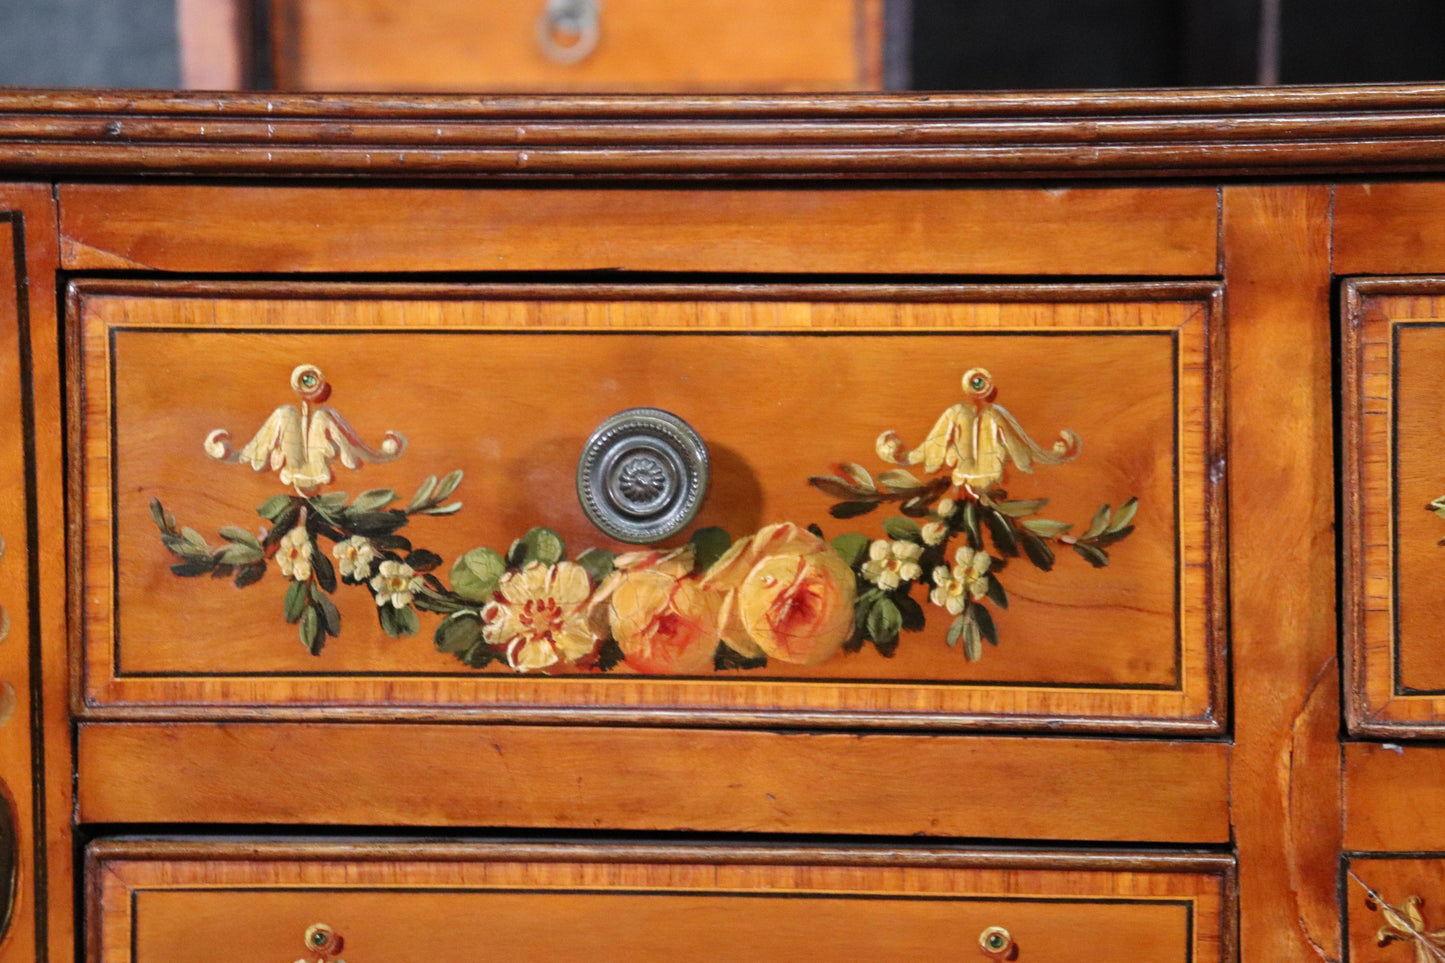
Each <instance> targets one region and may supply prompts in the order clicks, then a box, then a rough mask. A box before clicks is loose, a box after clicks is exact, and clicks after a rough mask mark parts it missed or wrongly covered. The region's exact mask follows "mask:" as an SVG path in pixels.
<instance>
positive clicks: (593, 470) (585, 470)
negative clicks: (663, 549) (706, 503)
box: [577, 408, 708, 545]
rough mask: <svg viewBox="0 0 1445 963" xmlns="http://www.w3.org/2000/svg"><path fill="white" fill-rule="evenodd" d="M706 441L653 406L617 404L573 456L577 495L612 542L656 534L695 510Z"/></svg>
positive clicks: (681, 523)
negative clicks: (616, 409)
mask: <svg viewBox="0 0 1445 963" xmlns="http://www.w3.org/2000/svg"><path fill="white" fill-rule="evenodd" d="M707 477H708V461H707V446H706V445H704V444H703V441H702V438H701V437H699V435H698V433H697V432H696V431H693V429H692V426H691V425H689V424H688V423H687V422H685V421H683V420H682V419H681V418H679V417H677V415H674V414H671V413H670V412H666V411H662V410H660V409H657V408H629V409H627V410H626V411H619V412H618V413H617V414H615V415H613V416H612V417H611V418H608V419H607V420H606V421H604V422H602V424H600V425H598V426H597V430H596V431H594V432H592V437H590V438H588V439H587V444H586V445H585V446H584V447H583V449H582V457H581V458H580V459H579V460H578V462H577V498H578V500H579V501H580V502H581V503H582V510H583V511H584V512H586V513H587V517H588V518H589V519H591V521H592V524H594V525H596V526H597V527H598V528H600V529H601V530H602V531H603V532H605V533H606V534H607V535H609V536H610V537H612V538H615V539H617V540H618V541H619V542H630V543H632V544H635V545H640V544H644V543H647V542H658V541H661V540H663V539H665V538H670V537H671V536H673V535H676V534H677V533H678V532H680V531H682V530H683V529H684V528H686V527H687V526H688V524H689V523H691V522H692V520H693V519H694V518H695V517H697V512H698V509H699V508H701V507H702V499H703V495H705V494H706V493H707Z"/></svg>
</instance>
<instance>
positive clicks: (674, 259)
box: [60, 184, 1219, 276]
mask: <svg viewBox="0 0 1445 963" xmlns="http://www.w3.org/2000/svg"><path fill="white" fill-rule="evenodd" d="M1218 206H1219V200H1218V192H1217V191H1216V190H1214V189H1212V188H1199V187H1187V188H1177V187H1176V188H1169V187H1163V188H1161V187H1149V188H1110V189H1068V190H1060V191H1049V192H1039V191H1027V190H1018V189H1009V190H990V191H957V190H947V189H944V188H943V187H942V186H941V185H934V186H932V187H901V186H895V187H891V188H888V189H884V190H866V189H845V188H841V187H834V188H820V187H814V188H813V189H797V188H782V187H769V188H751V189H750V188H739V187H722V186H715V187H710V188H708V189H705V190H682V189H677V188H661V187H654V188H650V189H631V188H621V187H613V186H606V185H595V186H593V187H592V188H586V189H583V188H576V187H565V188H545V189H501V190H466V189H441V188H422V189H416V188H413V189H401V188H380V189H374V190H367V191H364V192H363V191H358V190H356V189H352V188H309V187H266V188H242V189H238V188H234V187H224V186H219V185H210V186H205V185H161V184H147V185H114V184H68V185H63V186H62V187H61V189H60V210H61V219H62V227H61V231H62V234H63V236H64V237H63V241H62V248H63V250H64V256H65V262H66V267H67V268H69V269H71V270H94V269H103V270H109V269H121V270H136V269H142V270H145V269H153V270H164V271H195V272H216V271H233V270H235V269H236V268H237V266H238V265H240V264H244V265H246V269H247V270H249V271H274V272H348V273H354V272H400V271H423V272H436V271H578V270H591V271H601V270H606V271H639V272H645V271H690V272H708V273H725V272H750V273H762V274H778V273H789V274H793V273H820V274H887V273H893V274H977V275H1006V274H1023V275H1080V274H1084V275H1089V274H1092V275H1120V276H1128V275H1140V276H1151V275H1165V276H1190V275H1213V274H1214V273H1215V272H1216V270H1217V260H1218V252H1217V239H1218Z"/></svg>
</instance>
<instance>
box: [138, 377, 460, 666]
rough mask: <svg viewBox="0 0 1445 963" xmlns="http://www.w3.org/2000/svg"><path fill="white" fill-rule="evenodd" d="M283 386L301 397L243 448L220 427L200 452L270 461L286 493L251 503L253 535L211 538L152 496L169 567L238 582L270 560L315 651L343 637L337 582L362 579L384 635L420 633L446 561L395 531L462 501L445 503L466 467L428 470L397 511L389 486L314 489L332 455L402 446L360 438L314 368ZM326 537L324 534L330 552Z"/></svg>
mask: <svg viewBox="0 0 1445 963" xmlns="http://www.w3.org/2000/svg"><path fill="white" fill-rule="evenodd" d="M291 387H292V388H293V389H294V390H295V391H296V394H297V395H298V396H300V399H301V404H300V406H299V407H298V406H295V405H283V406H282V407H280V408H277V409H276V410H275V412H273V413H272V415H271V417H270V418H267V419H266V423H265V424H264V425H262V426H261V430H260V431H258V432H257V433H256V436H255V437H254V438H252V439H251V441H250V442H249V443H248V444H247V445H246V446H245V447H244V448H242V449H241V451H240V452H239V453H236V452H234V451H232V449H231V446H230V443H229V440H228V436H227V434H226V432H224V431H221V430H217V431H213V432H211V433H210V435H209V436H207V438H206V441H205V451H206V454H208V455H210V456H211V457H212V458H215V459H218V460H220V461H227V462H244V463H245V464H249V465H250V466H251V467H252V468H254V469H255V470H256V471H261V470H262V469H264V468H266V467H267V466H269V467H270V468H271V469H272V470H275V471H278V472H279V474H280V478H281V483H282V484H283V485H290V486H292V491H291V492H288V493H283V494H279V495H274V496H272V497H271V498H268V499H266V501H264V502H262V503H261V505H260V507H258V508H257V509H256V513H257V514H258V515H260V516H261V518H262V519H264V520H265V521H266V522H267V523H268V526H267V527H263V528H262V529H260V530H259V531H258V532H256V533H252V532H250V531H248V530H246V529H244V528H241V527H239V526H235V525H231V526H227V527H225V528H222V529H221V530H220V536H221V539H222V540H223V543H222V544H221V545H219V546H213V545H211V544H209V543H208V542H207V541H206V539H205V538H204V537H203V536H202V535H201V534H200V533H199V532H197V531H196V530H195V529H193V528H187V527H184V526H179V525H177V524H176V519H175V517H174V516H172V515H171V513H170V512H168V511H166V509H165V507H164V506H162V505H161V503H160V501H159V500H157V499H152V500H151V517H152V518H153V519H154V520H155V523H156V525H157V526H158V527H159V528H160V530H161V541H162V542H163V543H164V544H165V546H166V548H168V549H170V551H171V554H173V555H175V556H176V557H177V558H178V559H179V561H177V562H176V563H175V564H173V565H172V566H171V571H172V572H174V573H175V574H177V575H180V576H184V577H190V578H194V577H198V576H202V575H208V576H210V577H211V578H229V579H232V580H233V581H234V582H235V584H236V586H237V587H238V588H245V587H246V586H248V585H252V584H254V583H256V582H259V581H260V580H261V578H262V576H264V575H265V574H266V571H267V569H268V568H269V567H270V566H271V565H272V564H274V565H275V567H276V568H277V569H279V570H280V574H281V577H282V578H283V579H285V580H286V594H285V597H284V599H283V600H282V609H283V611H284V612H285V616H286V621H287V622H291V623H294V624H295V625H296V628H297V632H298V633H299V634H300V636H301V643H302V644H303V645H305V646H306V648H307V649H308V650H310V651H311V653H312V654H313V655H314V654H316V653H318V652H320V651H321V647H322V646H323V645H324V644H325V642H326V639H327V637H328V636H329V637H335V636H338V635H340V634H341V613H340V612H339V611H337V608H336V604H335V603H334V602H333V601H332V600H331V596H332V595H333V594H334V593H335V592H336V591H337V588H338V585H349V586H359V587H361V588H362V589H364V590H366V591H367V592H370V593H371V596H372V598H373V599H374V600H375V602H376V614H377V619H378V620H379V621H380V623H381V628H382V630H383V631H385V632H386V634H387V635H389V636H393V637H397V636H403V635H414V634H416V632H417V631H418V629H419V628H420V623H419V622H418V621H417V614H416V607H417V606H416V600H417V597H418V596H419V595H421V594H423V593H425V592H428V591H433V592H440V591H442V585H441V582H440V581H438V580H437V578H436V576H434V575H431V574H430V573H431V571H432V569H434V568H436V567H437V566H438V565H440V564H441V562H442V560H441V556H439V555H437V554H436V553H434V552H429V551H427V550H426V549H419V548H413V547H412V543H411V541H410V540H409V539H407V538H405V537H404V536H402V535H399V534H397V532H398V531H399V530H400V529H402V528H403V527H405V526H406V524H407V523H408V522H409V521H411V519H412V518H413V517H414V516H417V515H450V514H452V513H454V512H456V511H457V510H459V509H460V508H461V507H462V506H461V503H460V502H451V503H447V498H448V497H449V496H450V495H451V494H452V492H453V491H455V490H456V487H457V485H459V484H460V483H461V480H462V473H461V472H459V471H456V472H452V473H451V474H449V475H447V476H446V477H445V478H442V479H441V480H438V479H436V478H435V477H432V478H428V479H426V481H424V482H422V484H421V487H420V488H418V489H417V492H416V494H415V495H413V496H412V498H411V500H410V501H409V502H408V503H407V504H406V507H405V508H395V507H393V505H394V503H395V502H396V501H397V500H398V497H399V496H398V495H397V493H396V492H394V491H392V490H391V489H389V488H381V489H374V490H372V491H365V492H362V493H361V494H360V495H357V496H356V497H355V498H352V499H348V497H347V494H346V493H345V492H330V493H326V494H322V493H321V487H322V486H323V485H325V484H327V483H329V482H330V481H331V477H332V462H333V461H334V460H340V462H341V464H343V465H345V466H346V467H347V468H356V467H357V466H358V465H359V464H360V463H361V462H366V461H369V462H379V461H391V460H393V459H395V458H396V457H398V456H399V455H400V454H401V452H402V449H404V448H405V447H406V440H405V439H404V438H402V437H401V436H400V435H397V434H394V433H392V434H388V435H387V436H386V439H385V441H383V442H382V445H381V447H380V448H379V449H376V448H371V447H369V446H368V445H366V444H365V443H364V442H362V441H361V439H360V438H359V437H358V436H357V434H356V431H355V430H354V429H353V428H352V427H351V425H349V424H347V422H346V420H345V419H344V418H342V417H341V416H340V415H339V414H337V413H336V412H335V411H334V410H332V409H331V408H327V407H325V406H324V405H322V404H321V402H323V401H325V400H326V398H327V396H328V395H329V394H330V393H331V387H330V386H329V385H328V384H327V383H326V379H325V378H324V377H322V375H321V370H320V369H319V368H317V367H316V366H314V365H301V366H299V367H297V368H296V370H295V371H293V372H292V373H291ZM313 405H314V407H313ZM325 543H330V548H329V551H328V549H327V548H326V547H324V546H325ZM328 556H329V557H328ZM333 560H334V561H333Z"/></svg>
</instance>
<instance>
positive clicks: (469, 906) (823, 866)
mask: <svg viewBox="0 0 1445 963" xmlns="http://www.w3.org/2000/svg"><path fill="white" fill-rule="evenodd" d="M1055 858H1057V859H1058V863H1057V864H1054V865H1051V860H1053V859H1055ZM88 865H89V868H90V872H91V888H90V899H91V910H92V926H93V930H92V931H93V933H94V935H95V940H94V945H93V951H92V952H93V955H92V959H93V960H95V961H97V963H117V961H126V963H131V961H135V960H141V959H146V958H149V957H151V956H154V957H155V958H160V959H170V958H174V957H175V956H176V954H183V953H184V952H185V951H186V949H187V948H188V947H189V946H191V945H193V943H194V941H195V938H196V937H195V932H196V926H197V925H199V924H200V923H201V921H206V924H205V925H206V931H207V932H208V933H209V934H210V935H211V936H212V937H214V938H215V939H217V940H220V941H224V942H226V943H231V944H235V943H244V944H245V945H246V946H247V948H248V951H254V952H256V953H257V954H266V956H265V958H268V959H269V958H271V957H275V956H278V954H279V958H284V955H285V954H286V953H287V952H292V953H294V952H296V950H298V949H301V948H303V947H302V946H301V935H302V933H303V932H305V931H306V929H307V927H308V926H309V925H310V924H312V923H315V922H317V921H318V920H324V921H326V922H327V923H328V924H329V925H330V926H331V927H333V928H334V930H335V931H336V932H337V933H338V934H340V935H341V936H342V937H343V938H344V940H345V946H344V949H345V950H346V952H347V955H348V956H353V955H354V957H356V958H368V959H369V958H371V957H372V956H373V955H375V956H377V957H385V958H392V959H402V958H410V957H412V956H415V955H417V954H420V955H422V956H423V957H424V958H426V959H429V960H458V961H459V960H469V959H475V954H476V951H477V947H479V946H485V947H486V948H487V952H488V954H489V955H493V956H496V957H499V958H504V959H508V960H519V961H520V960H539V961H540V960H549V961H550V960H570V959H580V958H587V959H605V960H618V961H622V960H675V959H679V958H685V959H696V960H735V959H741V958H748V959H758V960H801V959H817V958H820V956H822V957H826V958H827V959H830V960H859V961H862V960H875V959H879V958H880V957H882V958H901V957H906V958H907V959H910V960H940V961H941V960H954V959H957V958H958V957H959V954H960V952H961V951H962V952H964V953H968V952H969V949H970V948H976V947H977V946H978V942H979V937H980V934H981V933H982V932H983V931H984V930H985V929H986V928H988V927H990V926H1004V927H1005V928H1006V929H1007V930H1008V932H1009V935H1010V937H1011V938H1012V939H1013V941H1014V942H1015V943H1016V945H1017V947H1018V949H1019V951H1021V952H1020V955H1021V953H1022V952H1027V953H1028V957H1027V958H1028V959H1030V960H1041V961H1064V960H1077V959H1079V958H1080V957H1079V954H1080V953H1081V952H1084V953H1088V954H1090V955H1091V956H1094V957H1096V958H1103V957H1105V956H1106V955H1108V954H1109V953H1111V952H1113V951H1115V950H1117V948H1118V947H1119V946H1120V945H1124V946H1128V947H1129V948H1130V951H1131V952H1135V953H1138V954H1140V956H1139V958H1140V959H1148V960H1159V961H1170V960H1172V961H1181V963H1182V961H1186V960H1196V961H1202V960H1226V959H1228V958H1229V954H1230V950H1231V948H1232V947H1231V939H1230V936H1231V934H1230V929H1231V926H1230V920H1229V918H1228V908H1229V904H1230V900H1231V889H1232V887H1231V879H1230V869H1231V867H1230V864H1229V862H1228V860H1227V859H1222V858H1218V857H1215V858H1213V859H1208V858H1195V859H1179V858H1171V857H1167V856H1157V855H1149V854H1144V855H1138V856H1132V857H1119V856H1110V855H1105V854H1083V855H1067V856H1060V854H1050V853H1046V852H1027V853H1007V852H1002V853H969V852H966V851H943V852H940V851H931V850H911V849H908V848H902V849H892V850H850V849H846V848H838V849H834V848H824V847H819V848H816V849H790V850H782V849H780V850H770V849H760V848H757V847H748V848H741V847H740V848H736V849H729V848H728V847H716V846H713V847H705V846H695V847H690V846H676V847H666V848H661V847H637V846H627V845H615V844H613V845H607V846H595V847H591V848H589V847H586V846H576V845H573V846H565V847H547V846H490V845H485V844H483V845H474V844H457V845H449V846H435V845H433V846H424V845H423V846H418V845H415V844H404V843H403V844H385V843H381V844H376V845H370V846H367V845H362V846H348V847H345V848H344V849H343V848H341V847H338V846H337V845H334V844H331V845H328V844H316V845H313V844H306V843H300V844H292V845H286V844H266V843H262V844H253V845H242V846H237V845H234V844H226V843H210V844H208V843H205V842H196V843H190V844H181V845H173V844H171V845H168V844H164V843H161V844H156V843H147V842H125V841H119V842H106V843H100V844H96V845H94V846H92V847H91V849H90V851H89V854H88Z"/></svg>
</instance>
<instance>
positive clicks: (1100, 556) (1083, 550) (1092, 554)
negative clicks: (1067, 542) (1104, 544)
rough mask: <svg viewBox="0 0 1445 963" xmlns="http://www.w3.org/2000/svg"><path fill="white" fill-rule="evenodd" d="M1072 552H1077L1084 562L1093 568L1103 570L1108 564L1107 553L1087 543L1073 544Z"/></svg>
mask: <svg viewBox="0 0 1445 963" xmlns="http://www.w3.org/2000/svg"><path fill="white" fill-rule="evenodd" d="M1074 551H1076V552H1078V553H1079V554H1080V555H1081V556H1083V558H1084V559H1085V561H1087V562H1088V563H1089V564H1090V565H1092V566H1094V568H1103V567H1104V566H1106V565H1108V564H1109V553H1108V552H1106V551H1104V550H1103V549H1102V548H1100V547H1099V546H1097V545H1090V544H1088V543H1087V542H1075V543H1074Z"/></svg>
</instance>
